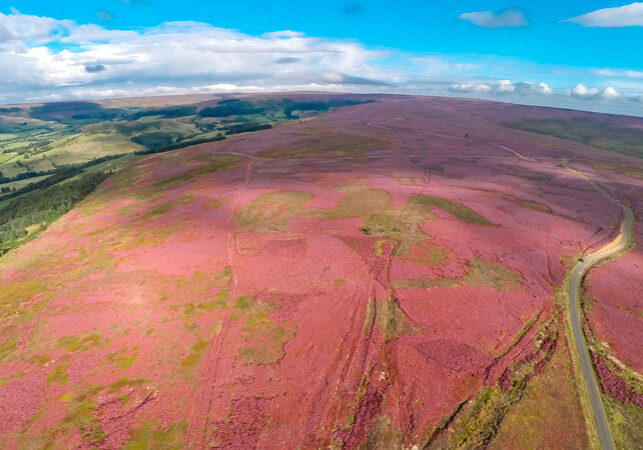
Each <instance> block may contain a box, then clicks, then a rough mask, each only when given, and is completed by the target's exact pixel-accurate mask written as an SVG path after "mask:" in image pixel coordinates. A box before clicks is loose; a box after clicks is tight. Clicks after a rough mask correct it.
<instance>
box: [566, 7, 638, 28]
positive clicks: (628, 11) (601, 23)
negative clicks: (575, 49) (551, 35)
mask: <svg viewBox="0 0 643 450" xmlns="http://www.w3.org/2000/svg"><path fill="white" fill-rule="evenodd" d="M564 22H573V23H577V24H580V25H583V26H586V27H643V2H634V3H630V4H629V5H624V6H618V7H616V8H604V9H599V10H597V11H593V12H590V13H587V14H583V15H582V16H578V17H572V18H571V19H567V20H565V21H564Z"/></svg>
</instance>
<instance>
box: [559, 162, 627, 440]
mask: <svg viewBox="0 0 643 450" xmlns="http://www.w3.org/2000/svg"><path fill="white" fill-rule="evenodd" d="M573 172H575V173H577V174H578V175H580V176H582V177H583V178H585V179H586V180H587V181H588V182H589V183H590V184H591V185H592V186H593V187H594V189H596V190H597V191H599V192H600V193H601V194H602V195H603V196H604V197H606V198H607V199H608V200H609V201H610V202H612V203H613V204H615V205H617V206H619V207H620V208H621V209H622V210H623V212H624V213H625V218H624V219H623V223H622V224H621V232H620V234H619V235H618V236H617V237H616V238H615V239H614V240H613V241H612V242H610V243H608V244H607V245H605V246H603V247H602V248H600V249H599V250H597V251H596V252H594V253H592V254H590V255H587V256H585V257H584V258H583V261H581V262H579V263H578V264H576V266H574V269H573V270H572V278H571V281H570V283H569V312H570V317H571V322H572V332H573V334H574V341H575V342H576V352H577V353H578V358H579V359H580V365H581V369H582V372H583V378H584V379H585V386H586V387H587V393H588V394H589V400H590V404H591V407H592V411H593V412H594V421H595V422H596V428H597V431H598V437H599V440H600V443H601V447H602V448H603V450H613V449H614V441H613V440H612V435H611V432H610V428H609V424H608V422H607V415H606V414H605V407H604V406H603V401H602V400H601V391H600V387H599V385H598V381H597V379H596V375H595V373H594V368H593V366H592V362H591V360H590V356H589V352H588V350H587V344H586V342H585V336H584V335H583V328H582V325H581V316H580V301H579V292H580V285H581V281H582V280H583V276H585V273H586V272H587V271H588V270H589V269H590V268H591V267H592V266H593V265H595V264H596V263H598V262H599V261H601V260H602V259H604V258H607V257H610V256H613V255H615V254H616V253H618V252H620V251H621V250H623V249H625V248H626V247H627V246H628V245H629V244H630V242H631V240H632V230H633V229H634V213H633V212H632V210H631V209H630V208H629V207H627V206H626V205H624V204H623V203H621V202H619V201H618V200H616V199H615V198H614V197H612V196H611V195H610V194H608V193H607V192H606V191H605V190H604V189H603V188H601V187H600V186H599V185H597V184H596V183H594V182H593V181H592V180H590V179H589V178H587V177H586V176H585V175H583V174H582V173H581V172H578V171H575V170H573Z"/></svg>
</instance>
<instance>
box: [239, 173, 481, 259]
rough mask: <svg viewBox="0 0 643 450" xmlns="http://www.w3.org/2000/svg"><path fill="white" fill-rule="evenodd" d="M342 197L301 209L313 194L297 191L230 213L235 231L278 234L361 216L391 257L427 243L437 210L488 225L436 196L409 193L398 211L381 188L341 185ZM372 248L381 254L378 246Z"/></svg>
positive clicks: (264, 198) (466, 209) (368, 231)
mask: <svg viewBox="0 0 643 450" xmlns="http://www.w3.org/2000/svg"><path fill="white" fill-rule="evenodd" d="M345 190H347V191H348V192H347V194H346V195H345V196H344V197H343V198H342V199H341V200H340V201H339V203H338V204H337V206H335V207H334V208H332V209H306V208H305V205H306V204H307V203H308V202H309V201H310V200H312V194H310V193H307V192H301V191H289V190H284V191H278V192H271V193H268V194H264V195H261V196H259V197H258V198H256V199H255V200H254V201H252V203H251V204H250V205H248V206H247V207H245V208H243V209H242V210H241V211H239V212H237V213H236V214H235V216H234V217H235V220H236V222H237V229H238V230H239V231H253V232H272V233H276V232H283V231H287V229H288V221H289V220H290V219H293V218H297V217H319V218H323V219H326V220H337V219H348V218H361V219H363V220H364V224H363V226H362V227H361V228H360V229H361V231H362V233H364V234H366V235H368V236H382V237H386V238H388V239H391V240H393V241H394V242H395V243H397V245H396V250H395V254H396V255H398V256H403V255H406V254H407V253H408V251H409V250H410V248H411V247H412V246H413V245H415V244H420V243H423V242H425V241H426V240H427V239H430V237H429V236H428V235H426V234H425V233H424V232H423V231H422V229H421V228H420V226H421V225H422V223H423V222H425V221H427V220H433V219H435V215H434V214H433V213H432V212H431V209H432V208H434V207H436V208H440V209H443V210H445V211H447V212H449V213H450V214H452V215H453V216H454V217H456V218H457V219H459V220H461V221H464V222H466V223H470V224H473V225H478V226H482V225H490V222H489V221H487V220H486V219H485V218H484V217H482V216H481V215H479V214H478V213H476V212H475V211H473V210H472V209H471V208H469V207H467V206H465V205H462V204H460V203H457V202H452V201H449V200H446V199H443V198H440V197H431V196H427V195H421V194H414V195H412V196H411V197H410V198H409V200H408V201H407V202H406V204H405V205H404V206H403V207H401V208H392V199H391V195H390V194H389V193H388V192H386V191H384V190H381V189H370V188H368V186H365V185H363V184H356V185H351V186H348V187H345ZM385 241H386V240H383V241H381V242H380V241H378V242H380V243H379V244H376V245H379V247H376V251H377V250H379V253H378V254H381V245H382V243H383V242H385ZM438 252H439V250H436V254H435V260H436V263H437V264H439V263H440V262H441V261H442V259H443V258H444V257H446V255H444V253H442V254H439V253H438Z"/></svg>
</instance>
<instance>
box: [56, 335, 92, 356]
mask: <svg viewBox="0 0 643 450" xmlns="http://www.w3.org/2000/svg"><path fill="white" fill-rule="evenodd" d="M101 343H102V339H101V337H100V335H99V334H98V333H90V334H87V335H84V336H82V335H79V336H75V335H68V336H63V337H61V338H60V339H58V348H64V349H65V350H67V351H68V352H70V353H80V352H85V351H87V350H90V349H92V348H94V347H96V346H99V345H101Z"/></svg>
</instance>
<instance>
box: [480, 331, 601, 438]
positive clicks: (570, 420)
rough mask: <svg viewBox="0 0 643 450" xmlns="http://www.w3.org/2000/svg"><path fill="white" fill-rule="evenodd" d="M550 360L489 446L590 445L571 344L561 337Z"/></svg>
mask: <svg viewBox="0 0 643 450" xmlns="http://www.w3.org/2000/svg"><path fill="white" fill-rule="evenodd" d="M559 342H560V346H559V348H557V349H556V351H555V352H554V355H553V356H552V359H551V361H550V363H549V364H548V365H547V366H546V367H545V369H544V371H543V372H542V373H541V374H538V375H536V376H535V377H534V378H532V379H531V380H530V381H529V383H527V387H526V388H525V391H524V394H523V396H522V399H521V400H520V401H519V402H518V403H516V404H515V405H513V406H512V407H510V408H509V410H508V411H507V413H506V415H505V417H504V419H503V420H502V423H501V426H500V428H499V430H498V434H497V435H496V436H495V437H494V438H493V440H492V441H491V442H490V444H489V449H491V450H496V449H497V450H500V449H505V448H548V447H550V446H551V443H552V442H556V443H557V445H558V446H559V447H560V448H588V447H589V445H588V440H587V431H586V430H585V423H584V419H583V411H582V407H581V404H580V400H579V397H578V391H577V390H576V386H575V382H574V374H573V372H572V368H571V361H570V359H569V348H568V347H567V344H566V342H564V339H563V338H561V340H560V341H559Z"/></svg>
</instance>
